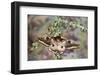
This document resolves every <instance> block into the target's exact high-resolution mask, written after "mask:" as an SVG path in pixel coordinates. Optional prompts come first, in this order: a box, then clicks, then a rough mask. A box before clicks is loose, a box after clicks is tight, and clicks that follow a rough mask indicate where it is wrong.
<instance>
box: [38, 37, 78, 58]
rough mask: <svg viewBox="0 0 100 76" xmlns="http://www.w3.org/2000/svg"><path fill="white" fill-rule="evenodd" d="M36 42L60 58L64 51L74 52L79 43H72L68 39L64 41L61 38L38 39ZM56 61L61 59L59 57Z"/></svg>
mask: <svg viewBox="0 0 100 76" xmlns="http://www.w3.org/2000/svg"><path fill="white" fill-rule="evenodd" d="M38 41H39V43H41V44H43V45H44V46H46V47H48V48H49V50H50V51H53V52H54V53H55V55H56V56H57V55H58V56H59V55H60V56H61V55H62V54H63V53H64V51H66V50H74V49H78V48H79V43H76V42H73V41H72V40H69V39H65V38H64V37H62V36H56V37H39V38H38ZM58 59H61V57H60V58H59V57H58Z"/></svg>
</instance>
